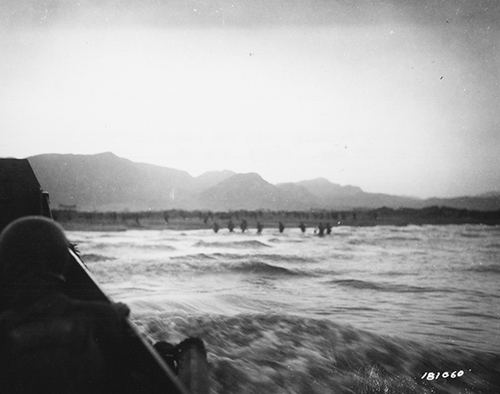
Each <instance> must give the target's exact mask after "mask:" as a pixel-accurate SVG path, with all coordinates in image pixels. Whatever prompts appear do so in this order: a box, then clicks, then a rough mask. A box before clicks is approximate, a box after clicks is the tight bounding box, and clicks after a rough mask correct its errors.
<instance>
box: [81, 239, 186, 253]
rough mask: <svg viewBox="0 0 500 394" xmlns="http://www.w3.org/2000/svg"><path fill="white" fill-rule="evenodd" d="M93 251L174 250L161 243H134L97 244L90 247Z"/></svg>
mask: <svg viewBox="0 0 500 394" xmlns="http://www.w3.org/2000/svg"><path fill="white" fill-rule="evenodd" d="M91 247H92V248H94V249H108V248H132V249H141V250H168V251H173V250H176V248H175V247H173V246H171V245H167V244H163V243H161V242H154V243H135V242H127V241H120V242H98V243H95V244H93V245H91Z"/></svg>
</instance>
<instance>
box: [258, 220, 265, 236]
mask: <svg viewBox="0 0 500 394" xmlns="http://www.w3.org/2000/svg"><path fill="white" fill-rule="evenodd" d="M263 229H264V226H263V224H262V223H261V222H257V234H262V230H263Z"/></svg>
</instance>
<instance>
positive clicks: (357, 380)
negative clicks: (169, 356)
mask: <svg viewBox="0 0 500 394" xmlns="http://www.w3.org/2000/svg"><path fill="white" fill-rule="evenodd" d="M139 325H140V327H141V330H142V331H143V332H144V333H145V334H146V335H147V336H148V337H150V338H152V339H153V340H158V339H164V340H168V341H170V342H173V343H175V342H178V341H180V340H182V339H183V338H185V337H186V336H198V337H201V338H203V340H204V342H205V344H206V346H207V349H210V351H209V357H210V366H211V372H212V374H211V377H212V384H213V390H214V392H231V393H235V394H240V393H250V392H252V393H253V392H263V393H277V392H294V393H306V392H307V393H309V392H316V393H319V392H336V393H379V392H387V393H429V392H471V393H472V392H478V393H479V392H500V381H499V380H498V378H497V376H499V375H500V362H499V361H500V357H499V356H498V355H497V354H492V353H486V352H480V351H477V350H470V349H464V348H461V349H457V348H452V347H445V346H443V345H437V344H432V345H424V344H420V343H416V342H414V341H409V340H404V339H401V338H395V337H386V336H383V335H377V334H374V333H370V332H367V331H364V330H359V329H356V328H354V327H352V326H349V325H346V324H340V323H336V322H332V321H328V320H318V319H310V318H301V317H296V316H289V315H283V314H241V315H237V316H232V317H227V316H214V315H211V316H207V315H201V316H200V315H198V316H192V315H180V314H176V315H172V314H167V313H163V314H158V315H156V316H154V317H151V315H147V316H146V315H144V316H142V317H139ZM443 368H445V369H444V370H446V371H450V372H451V371H460V370H463V371H464V374H463V376H462V377H461V378H460V379H438V380H433V381H428V380H426V379H421V376H422V374H423V373H424V372H426V371H427V372H429V371H433V372H434V373H436V371H441V372H443Z"/></svg>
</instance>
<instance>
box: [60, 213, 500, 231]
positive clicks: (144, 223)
mask: <svg viewBox="0 0 500 394" xmlns="http://www.w3.org/2000/svg"><path fill="white" fill-rule="evenodd" d="M52 212H53V217H54V220H56V221H57V222H59V223H60V224H61V225H62V226H63V227H64V228H65V229H66V230H69V231H117V232H119V231H127V230H177V231H183V230H203V229H207V230H214V231H215V229H218V231H220V232H227V231H229V230H228V227H229V226H230V225H231V224H232V226H233V227H234V232H241V231H242V227H244V228H245V229H246V231H248V232H255V231H256V230H257V227H258V226H259V225H260V226H261V228H262V230H263V231H265V230H266V229H267V230H268V229H276V230H278V229H279V225H280V223H282V225H283V226H284V231H285V232H286V230H287V229H290V228H299V226H301V225H303V226H304V227H306V228H307V229H308V231H307V232H310V229H311V228H319V227H323V228H324V230H325V233H326V232H327V229H328V228H332V229H333V228H335V227H340V226H353V227H367V226H369V227H372V226H408V225H417V226H418V225H448V224H451V225H453V224H455V225H457V224H482V225H500V211H469V210H459V209H453V208H447V207H430V208H423V209H405V208H403V209H390V208H380V209H376V210H351V211H243V210H241V211H228V212H210V211H182V210H168V211H142V212H116V211H111V212H86V211H73V210H53V211H52Z"/></svg>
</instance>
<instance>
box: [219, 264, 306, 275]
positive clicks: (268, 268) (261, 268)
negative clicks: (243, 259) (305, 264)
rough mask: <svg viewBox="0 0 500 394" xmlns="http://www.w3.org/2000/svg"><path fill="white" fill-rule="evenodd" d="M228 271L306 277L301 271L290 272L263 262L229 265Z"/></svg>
mask: <svg viewBox="0 0 500 394" xmlns="http://www.w3.org/2000/svg"><path fill="white" fill-rule="evenodd" d="M228 269H229V270H230V271H234V272H245V273H252V274H262V275H280V276H282V275H287V276H296V275H301V274H302V275H304V274H303V273H301V272H299V271H294V270H290V269H288V268H284V267H279V266H276V265H272V264H266V263H263V262H261V261H252V262H250V263H242V264H232V265H229V267H228Z"/></svg>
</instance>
